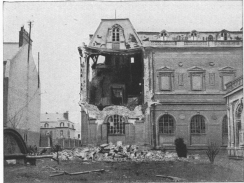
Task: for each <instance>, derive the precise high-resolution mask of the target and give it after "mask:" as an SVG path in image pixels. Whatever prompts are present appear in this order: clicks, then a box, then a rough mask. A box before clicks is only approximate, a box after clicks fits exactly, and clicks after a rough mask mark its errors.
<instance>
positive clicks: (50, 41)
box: [3, 1, 243, 122]
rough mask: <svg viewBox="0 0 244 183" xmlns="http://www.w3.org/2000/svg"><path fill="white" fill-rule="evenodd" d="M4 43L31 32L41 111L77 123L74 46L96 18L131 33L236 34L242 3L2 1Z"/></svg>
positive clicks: (77, 81)
mask: <svg viewBox="0 0 244 183" xmlns="http://www.w3.org/2000/svg"><path fill="white" fill-rule="evenodd" d="M3 10H4V14H3V16H4V17H3V24H4V30H3V34H4V38H3V40H4V42H18V39H19V30H20V27H21V26H23V25H24V26H25V29H26V30H27V31H29V27H28V21H34V22H33V23H34V25H33V28H32V31H31V37H32V40H33V56H34V59H35V61H36V63H37V54H38V52H40V65H41V66H40V74H41V90H42V91H41V93H42V94H41V112H42V113H44V112H60V113H61V112H65V111H69V112H70V114H71V120H72V121H73V122H79V121H80V107H79V105H78V102H79V98H80V96H79V92H80V91H79V88H80V87H79V84H80V78H79V75H80V70H79V69H80V65H79V54H78V51H77V47H78V46H80V45H82V42H85V43H86V44H88V37H89V34H93V33H94V32H95V31H96V29H97V27H98V25H99V23H100V21H101V19H113V18H115V10H116V17H117V18H129V19H130V21H131V22H132V24H133V26H134V28H135V29H136V31H157V32H160V31H161V30H163V29H165V30H167V31H191V30H194V29H195V30H198V31H220V30H222V29H227V30H233V31H237V30H240V29H241V28H242V26H243V25H242V1H163V2H162V1H161V2H159V1H154V2H152V1H146V2H145V1H144V2H6V3H4V6H3Z"/></svg>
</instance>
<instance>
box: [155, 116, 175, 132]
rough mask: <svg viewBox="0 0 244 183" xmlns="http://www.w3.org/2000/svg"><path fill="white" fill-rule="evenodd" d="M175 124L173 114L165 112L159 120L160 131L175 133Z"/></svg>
mask: <svg viewBox="0 0 244 183" xmlns="http://www.w3.org/2000/svg"><path fill="white" fill-rule="evenodd" d="M174 124H175V123H174V118H173V117H172V116H171V115H168V114H165V115H163V116H161V117H160V119H159V121H158V125H159V133H161V134H173V133H174V132H175V128H174Z"/></svg>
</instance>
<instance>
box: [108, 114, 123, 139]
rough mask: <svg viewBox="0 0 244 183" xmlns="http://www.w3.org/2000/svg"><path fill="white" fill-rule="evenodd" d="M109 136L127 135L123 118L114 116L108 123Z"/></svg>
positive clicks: (110, 117)
mask: <svg viewBox="0 0 244 183" xmlns="http://www.w3.org/2000/svg"><path fill="white" fill-rule="evenodd" d="M107 128H108V134H110V135H124V134H125V119H124V117H123V116H119V115H112V116H109V117H108V121H107Z"/></svg>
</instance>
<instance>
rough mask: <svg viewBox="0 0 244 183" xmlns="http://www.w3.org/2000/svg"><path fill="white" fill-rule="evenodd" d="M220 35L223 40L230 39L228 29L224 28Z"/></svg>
mask: <svg viewBox="0 0 244 183" xmlns="http://www.w3.org/2000/svg"><path fill="white" fill-rule="evenodd" d="M220 36H221V38H222V40H225V41H226V40H228V32H227V31H226V30H222V31H221V33H220Z"/></svg>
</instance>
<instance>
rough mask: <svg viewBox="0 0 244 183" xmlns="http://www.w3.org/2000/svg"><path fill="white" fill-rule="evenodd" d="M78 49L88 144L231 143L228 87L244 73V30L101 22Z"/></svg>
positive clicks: (198, 145) (83, 128) (84, 132)
mask: <svg viewBox="0 0 244 183" xmlns="http://www.w3.org/2000/svg"><path fill="white" fill-rule="evenodd" d="M78 51H79V54H80V65H81V67H80V69H81V72H80V74H81V75H80V79H81V80H80V83H81V84H80V87H81V88H80V102H79V105H80V106H81V116H82V121H81V137H82V138H81V139H82V143H83V144H101V143H108V142H113V143H115V142H116V141H122V142H123V143H124V144H151V145H153V146H154V147H173V144H174V139H175V138H177V137H182V138H184V140H185V142H186V144H187V145H188V146H189V148H202V147H203V148H204V147H206V145H207V144H208V142H210V141H214V142H216V143H218V144H219V145H223V146H225V145H227V139H228V133H227V132H228V126H227V123H226V122H225V118H226V117H225V116H226V102H225V99H224V95H225V93H226V86H225V84H226V83H227V82H229V81H231V80H232V79H234V78H235V77H236V76H239V75H241V74H242V66H243V65H242V62H243V61H242V31H227V30H222V31H216V32H198V31H196V30H193V31H189V32H167V31H166V30H163V31H159V32H136V30H135V29H134V28H133V25H132V24H131V22H130V20H129V19H102V21H101V23H100V25H99V27H98V28H97V30H96V32H95V33H94V34H93V35H90V43H89V45H85V44H84V45H83V46H82V47H79V48H78Z"/></svg>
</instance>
